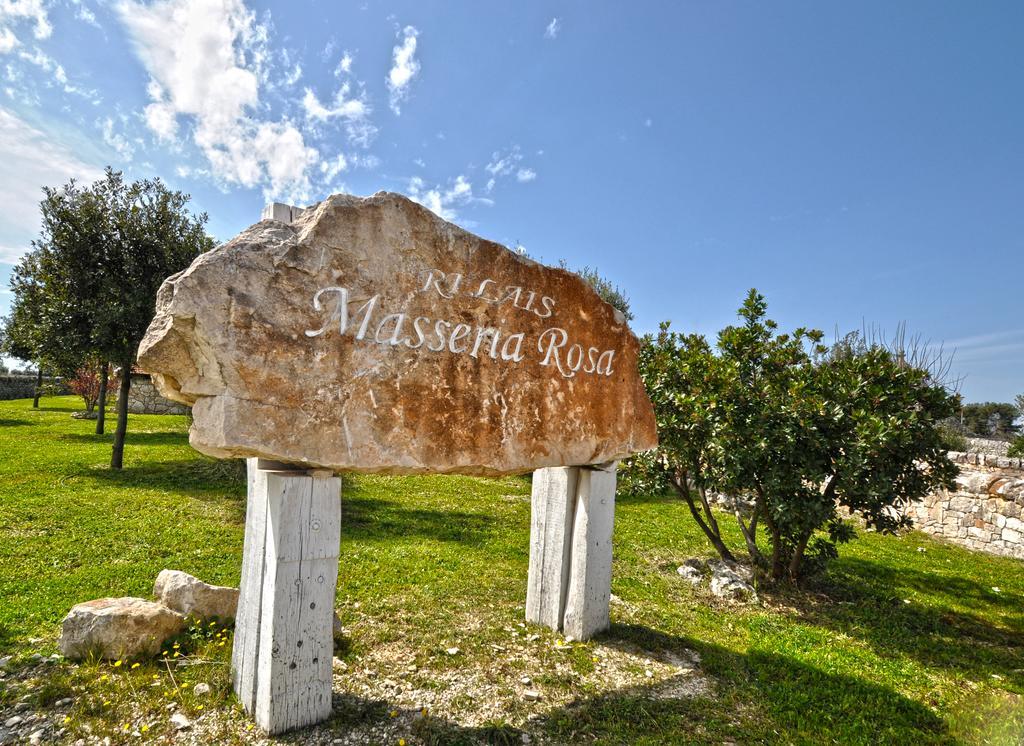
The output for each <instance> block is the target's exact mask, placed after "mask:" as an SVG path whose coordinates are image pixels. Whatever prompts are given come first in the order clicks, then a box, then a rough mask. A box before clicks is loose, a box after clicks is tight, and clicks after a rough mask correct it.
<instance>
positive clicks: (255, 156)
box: [0, 0, 319, 201]
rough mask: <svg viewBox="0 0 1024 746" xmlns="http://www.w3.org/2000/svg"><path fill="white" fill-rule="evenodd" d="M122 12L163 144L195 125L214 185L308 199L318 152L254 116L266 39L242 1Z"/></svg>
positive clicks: (290, 129) (288, 130)
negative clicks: (180, 126)
mask: <svg viewBox="0 0 1024 746" xmlns="http://www.w3.org/2000/svg"><path fill="white" fill-rule="evenodd" d="M0 1H2V0H0ZM116 9H117V13H118V15H119V17H120V19H121V22H122V23H123V24H124V25H125V27H126V28H127V29H128V34H129V37H130V38H131V41H132V43H133V45H134V47H135V51H136V53H137V54H138V56H139V58H140V59H141V60H142V62H143V64H144V65H145V67H146V70H147V71H148V72H149V75H150V76H151V77H152V79H153V81H154V84H153V85H150V86H149V88H148V91H149V94H150V97H151V99H153V100H152V103H151V104H150V105H149V106H147V107H146V109H145V120H146V124H147V126H149V128H150V129H151V130H152V131H153V132H154V134H156V135H157V137H158V138H161V139H164V140H167V139H171V138H173V137H174V136H175V133H176V131H177V117H179V116H188V117H192V118H193V119H194V123H195V126H194V128H193V129H192V137H193V140H194V142H195V144H196V146H197V147H198V148H199V149H200V150H201V151H202V153H203V155H204V156H205V157H206V158H207V160H208V161H209V162H210V165H211V170H212V172H213V174H214V177H215V178H217V179H219V180H221V181H223V182H225V183H229V184H240V185H242V186H245V187H255V186H262V187H263V188H264V194H265V196H266V197H267V198H280V199H294V200H296V201H302V200H304V199H307V198H308V196H309V192H310V190H311V187H310V183H309V175H308V171H309V169H310V168H311V167H312V166H313V165H315V164H316V163H317V161H318V160H319V155H318V153H317V151H316V150H315V149H313V148H310V147H308V146H307V145H306V143H305V141H304V138H303V135H302V132H301V131H300V130H299V129H298V128H297V127H296V126H295V125H294V124H293V123H292V122H291V121H289V120H288V119H287V118H285V119H282V120H280V121H276V122H275V121H266V120H263V119H260V118H258V117H257V116H255V114H256V113H258V111H259V92H260V86H261V84H265V83H267V81H266V70H265V67H264V65H265V63H266V61H267V49H266V45H267V39H268V36H269V31H268V29H267V27H266V26H265V25H262V24H259V23H257V22H256V17H255V14H254V13H253V12H252V11H250V10H248V9H247V8H246V7H245V5H244V3H243V2H242V0H157V2H155V3H152V4H149V5H143V4H141V3H139V2H137V1H136V0H120V2H119V3H118V4H117V6H116Z"/></svg>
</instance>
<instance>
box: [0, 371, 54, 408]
mask: <svg viewBox="0 0 1024 746" xmlns="http://www.w3.org/2000/svg"><path fill="white" fill-rule="evenodd" d="M43 393H44V394H49V395H55V394H66V393H68V390H67V387H66V386H65V385H64V382H63V381H62V380H61V379H59V378H52V377H50V376H44V377H43ZM35 395H36V377H35V376H31V375H30V376H26V375H20V374H18V373H0V401H3V400H6V399H31V398H32V397H33V396H35Z"/></svg>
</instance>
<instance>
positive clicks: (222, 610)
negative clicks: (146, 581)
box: [153, 570, 238, 621]
mask: <svg viewBox="0 0 1024 746" xmlns="http://www.w3.org/2000/svg"><path fill="white" fill-rule="evenodd" d="M153 595H154V596H156V597H157V599H159V601H160V603H162V604H163V605H164V606H166V607H168V608H169V609H174V610H175V611H177V612H179V613H181V614H184V615H185V616H192V617H198V618H199V619H221V620H224V621H233V620H234V618H235V612H236V611H237V609H238V589H237V588H228V587H227V586H223V585H210V584H209V583H204V582H203V581H202V580H200V579H199V578H196V577H193V576H192V575H189V574H188V573H187V572H181V571H180V570H161V571H160V574H159V575H157V576H156V583H155V584H154V586H153Z"/></svg>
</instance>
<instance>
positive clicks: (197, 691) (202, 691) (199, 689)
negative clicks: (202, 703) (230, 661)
mask: <svg viewBox="0 0 1024 746" xmlns="http://www.w3.org/2000/svg"><path fill="white" fill-rule="evenodd" d="M192 693H193V694H194V695H196V696H197V697H205V696H206V695H207V694H209V693H210V685H209V684H207V683H206V682H205V681H202V682H200V683H198V684H196V685H195V686H194V687H192Z"/></svg>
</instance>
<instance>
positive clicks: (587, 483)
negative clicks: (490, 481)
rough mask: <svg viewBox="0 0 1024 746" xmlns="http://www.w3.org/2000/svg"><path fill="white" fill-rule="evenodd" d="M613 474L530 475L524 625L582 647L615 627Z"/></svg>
mask: <svg viewBox="0 0 1024 746" xmlns="http://www.w3.org/2000/svg"><path fill="white" fill-rule="evenodd" d="M615 466H616V465H615V464H614V463H611V464H604V465H601V466H583V467H552V468H547V469H538V470H537V471H535V472H534V473H533V493H532V497H531V510H532V515H531V521H530V571H529V580H528V583H527V591H526V619H527V620H528V621H530V622H535V623H537V624H543V625H544V626H546V627H550V628H551V629H554V630H561V631H563V632H565V634H566V635H568V636H571V637H573V638H575V639H577V640H586V639H588V638H590V637H593V636H594V635H595V634H597V633H598V632H601V631H602V630H605V629H607V628H608V627H609V625H610V617H609V602H610V599H611V579H612V530H613V527H614V519H615Z"/></svg>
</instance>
